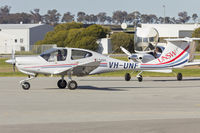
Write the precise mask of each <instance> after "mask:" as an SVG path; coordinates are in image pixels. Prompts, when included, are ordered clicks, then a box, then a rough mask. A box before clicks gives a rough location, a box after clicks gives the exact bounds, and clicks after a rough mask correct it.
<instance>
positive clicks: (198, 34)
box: [192, 28, 200, 51]
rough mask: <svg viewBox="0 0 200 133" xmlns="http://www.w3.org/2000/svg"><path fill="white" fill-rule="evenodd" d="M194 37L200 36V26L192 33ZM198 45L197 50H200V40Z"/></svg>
mask: <svg viewBox="0 0 200 133" xmlns="http://www.w3.org/2000/svg"><path fill="white" fill-rule="evenodd" d="M192 37H194V38H200V28H197V29H195V30H194V32H193V33H192ZM197 42H198V45H197V47H196V51H200V41H197Z"/></svg>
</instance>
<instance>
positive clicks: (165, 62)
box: [141, 46, 190, 65]
mask: <svg viewBox="0 0 200 133" xmlns="http://www.w3.org/2000/svg"><path fill="white" fill-rule="evenodd" d="M189 47H190V46H187V47H186V48H185V49H184V50H183V51H182V52H181V53H180V54H179V55H178V56H177V57H176V58H174V59H172V60H170V61H167V62H163V63H158V64H141V65H162V64H167V63H170V62H172V61H174V60H176V59H177V58H179V57H180V56H181V55H183V54H184V53H185V51H187V50H188V49H189Z"/></svg>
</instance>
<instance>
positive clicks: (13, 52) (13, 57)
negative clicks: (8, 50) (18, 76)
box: [12, 49, 16, 72]
mask: <svg viewBox="0 0 200 133" xmlns="http://www.w3.org/2000/svg"><path fill="white" fill-rule="evenodd" d="M12 60H13V71H14V72H15V63H16V61H15V51H14V50H13V49H12Z"/></svg>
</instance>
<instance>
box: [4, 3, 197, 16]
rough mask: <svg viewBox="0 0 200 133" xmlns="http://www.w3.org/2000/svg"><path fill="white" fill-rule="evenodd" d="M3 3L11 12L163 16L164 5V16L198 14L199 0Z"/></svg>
mask: <svg viewBox="0 0 200 133" xmlns="http://www.w3.org/2000/svg"><path fill="white" fill-rule="evenodd" d="M3 5H9V6H11V7H12V8H11V12H29V11H30V10H32V9H34V8H39V9H40V10H41V14H45V13H46V12H47V10H48V9H57V10H58V12H60V13H61V14H63V13H64V12H67V11H70V12H72V13H73V14H77V12H78V11H84V12H86V13H88V14H92V13H93V14H97V13H99V12H106V13H107V14H108V15H110V16H111V15H112V13H113V12H114V11H116V10H124V11H127V12H128V13H130V12H132V11H135V10H137V11H139V12H140V13H143V14H144V13H147V14H156V15H157V16H163V5H165V6H166V16H170V17H177V14H178V12H180V11H187V12H188V14H189V15H192V13H197V14H198V16H200V0H0V6H3Z"/></svg>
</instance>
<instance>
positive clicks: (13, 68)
mask: <svg viewBox="0 0 200 133" xmlns="http://www.w3.org/2000/svg"><path fill="white" fill-rule="evenodd" d="M13 71H14V72H15V63H14V64H13Z"/></svg>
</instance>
